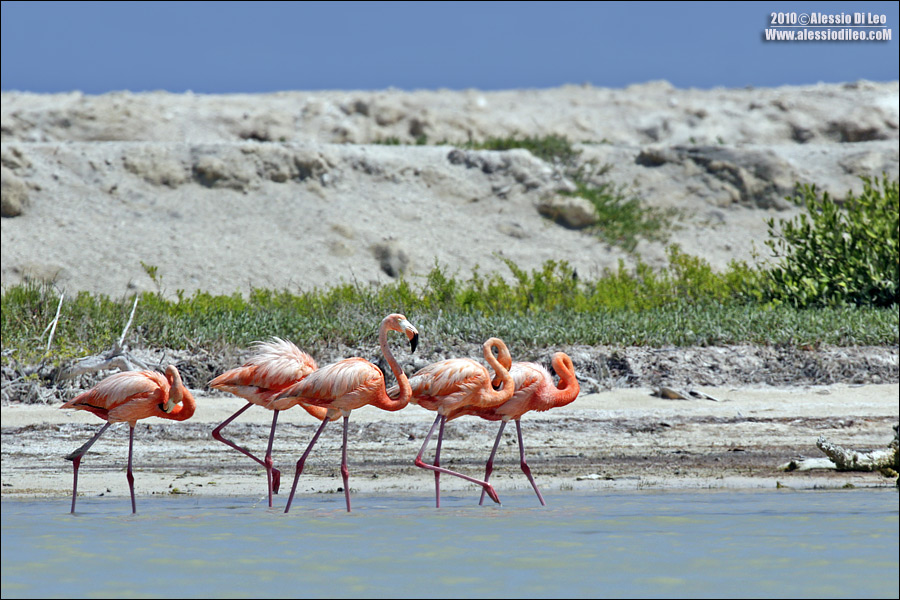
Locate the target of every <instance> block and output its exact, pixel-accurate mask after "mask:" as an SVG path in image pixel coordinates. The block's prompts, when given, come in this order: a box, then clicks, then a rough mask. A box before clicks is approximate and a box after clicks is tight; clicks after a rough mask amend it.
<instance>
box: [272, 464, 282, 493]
mask: <svg viewBox="0 0 900 600" xmlns="http://www.w3.org/2000/svg"><path fill="white" fill-rule="evenodd" d="M280 487H281V471H279V470H278V469H272V492H273V493H275V494H277V493H278V488H280Z"/></svg>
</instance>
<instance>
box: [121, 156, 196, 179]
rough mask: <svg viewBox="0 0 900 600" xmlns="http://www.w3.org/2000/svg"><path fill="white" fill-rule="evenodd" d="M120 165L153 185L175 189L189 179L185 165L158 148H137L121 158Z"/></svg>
mask: <svg viewBox="0 0 900 600" xmlns="http://www.w3.org/2000/svg"><path fill="white" fill-rule="evenodd" d="M122 164H123V165H124V167H125V170H126V171H128V172H129V173H132V174H134V175H137V176H138V177H140V178H141V179H143V180H144V181H146V182H148V183H151V184H153V185H165V186H168V187H170V188H176V187H178V186H179V185H181V184H183V183H185V182H187V181H188V180H189V179H190V173H189V172H188V170H187V169H186V167H185V165H184V164H183V163H182V162H181V161H180V160H178V159H177V158H174V157H173V156H172V152H170V151H168V149H166V148H162V147H159V146H138V147H136V148H135V149H134V151H133V152H129V153H128V154H126V155H125V156H124V157H123V158H122Z"/></svg>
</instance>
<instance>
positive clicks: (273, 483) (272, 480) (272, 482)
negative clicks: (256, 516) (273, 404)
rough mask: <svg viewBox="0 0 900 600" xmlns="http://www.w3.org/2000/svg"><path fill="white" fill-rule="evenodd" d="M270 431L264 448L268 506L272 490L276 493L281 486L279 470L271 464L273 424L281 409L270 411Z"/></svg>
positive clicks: (270, 504)
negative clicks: (267, 444)
mask: <svg viewBox="0 0 900 600" xmlns="http://www.w3.org/2000/svg"><path fill="white" fill-rule="evenodd" d="M272 412H273V413H275V414H273V415H272V431H271V432H269V446H268V448H266V482H267V483H268V484H269V508H272V492H273V491H274V492H275V493H276V494H277V493H278V488H279V487H280V486H281V472H280V471H279V470H278V469H276V468H274V467H273V466H272V465H273V464H274V461H273V460H272V443H273V442H274V441H275V424H276V423H278V413H279V412H281V411H277V410H273V411H272Z"/></svg>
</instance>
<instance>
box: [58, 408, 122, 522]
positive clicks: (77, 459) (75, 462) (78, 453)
mask: <svg viewBox="0 0 900 600" xmlns="http://www.w3.org/2000/svg"><path fill="white" fill-rule="evenodd" d="M110 425H112V423H107V424H106V425H104V426H103V427H101V428H100V431H98V432H97V433H95V434H94V437H92V438H91V439H89V440H88V441H87V442H85V443H84V444H82V445H81V446H80V447H79V448H78V449H77V450H75V451H74V452H72V453H70V454H69V455H68V456H66V460H71V461H72V469H73V470H74V472H75V476H74V478H73V480H72V511H71V512H72V514H75V498H76V496H77V495H78V467H79V466H80V465H81V457H82V456H84V455H85V454H87V451H88V448H90V447H91V446H93V445H94V442H96V441H97V440H98V439H100V436H101V435H103V432H104V431H106V430H107V429H109V426H110Z"/></svg>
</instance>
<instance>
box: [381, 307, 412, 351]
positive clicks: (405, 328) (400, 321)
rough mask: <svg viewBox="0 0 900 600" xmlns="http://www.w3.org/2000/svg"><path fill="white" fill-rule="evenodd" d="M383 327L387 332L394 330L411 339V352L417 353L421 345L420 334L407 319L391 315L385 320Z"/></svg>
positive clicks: (396, 314)
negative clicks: (417, 348) (417, 347)
mask: <svg viewBox="0 0 900 600" xmlns="http://www.w3.org/2000/svg"><path fill="white" fill-rule="evenodd" d="M382 326H383V328H384V329H385V330H387V329H392V330H394V331H399V332H400V333H402V334H403V335H405V336H406V337H407V338H408V339H409V348H410V352H415V351H416V346H418V345H419V332H418V330H417V329H416V328H415V327H414V326H413V324H412V323H410V322H409V320H407V318H406V317H404V316H403V315H401V314H398V313H394V314H390V315H388V316H386V317H385V318H384V320H383V321H382Z"/></svg>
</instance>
